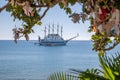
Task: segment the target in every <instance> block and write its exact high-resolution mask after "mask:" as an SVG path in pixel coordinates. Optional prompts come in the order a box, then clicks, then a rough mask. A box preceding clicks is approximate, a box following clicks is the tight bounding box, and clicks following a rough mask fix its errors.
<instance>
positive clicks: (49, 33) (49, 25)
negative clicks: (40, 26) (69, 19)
mask: <svg viewBox="0 0 120 80" xmlns="http://www.w3.org/2000/svg"><path fill="white" fill-rule="evenodd" d="M48 34H50V24H49V28H48Z"/></svg>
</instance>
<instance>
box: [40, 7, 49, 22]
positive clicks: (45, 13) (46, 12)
mask: <svg viewBox="0 0 120 80" xmlns="http://www.w3.org/2000/svg"><path fill="white" fill-rule="evenodd" d="M49 9H50V8H49V7H47V9H46V10H45V11H44V13H43V15H42V16H41V17H40V18H39V20H41V19H42V18H43V17H44V16H45V15H46V13H47V11H48V10H49Z"/></svg>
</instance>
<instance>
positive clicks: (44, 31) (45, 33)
mask: <svg viewBox="0 0 120 80" xmlns="http://www.w3.org/2000/svg"><path fill="white" fill-rule="evenodd" d="M44 33H45V34H44V38H45V37H46V26H45V30H44Z"/></svg>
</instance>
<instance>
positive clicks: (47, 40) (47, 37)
mask: <svg viewBox="0 0 120 80" xmlns="http://www.w3.org/2000/svg"><path fill="white" fill-rule="evenodd" d="M50 27H51V26H50V25H49V29H48V34H46V32H47V31H46V26H45V29H44V39H41V38H40V36H38V42H37V43H35V44H39V45H41V46H64V45H66V44H67V42H68V41H70V40H72V39H74V38H76V37H78V36H79V34H77V36H74V37H72V38H70V39H68V40H64V39H63V38H62V33H63V27H61V36H60V34H59V25H57V33H54V25H53V26H52V33H51V32H50Z"/></svg>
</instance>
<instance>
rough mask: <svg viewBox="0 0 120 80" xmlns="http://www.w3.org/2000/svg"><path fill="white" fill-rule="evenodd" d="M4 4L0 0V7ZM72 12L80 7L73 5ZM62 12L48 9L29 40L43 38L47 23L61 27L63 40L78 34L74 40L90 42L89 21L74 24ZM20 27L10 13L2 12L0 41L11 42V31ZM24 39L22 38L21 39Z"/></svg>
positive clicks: (77, 10) (56, 8) (0, 16)
mask: <svg viewBox="0 0 120 80" xmlns="http://www.w3.org/2000/svg"><path fill="white" fill-rule="evenodd" d="M3 4H5V2H4V1H3V0H0V7H1V6H2V5H3ZM72 10H73V12H80V11H81V6H80V5H78V4H77V5H75V6H73V7H72ZM68 16H69V15H67V14H66V13H65V11H64V10H61V9H60V8H59V6H55V7H54V8H52V9H50V10H49V11H48V13H47V15H46V16H45V17H44V19H42V22H43V24H42V26H37V25H36V26H35V27H34V28H33V29H34V31H35V33H32V34H30V40H36V39H37V36H38V35H40V36H41V37H42V38H43V36H44V32H43V31H42V30H43V29H44V26H45V25H47V24H49V23H51V24H52V23H54V24H59V25H61V26H63V38H64V39H69V38H71V37H73V36H75V35H76V34H77V33H79V35H80V36H79V37H78V38H76V39H75V40H90V37H91V34H90V33H88V32H87V30H88V27H89V25H90V24H89V21H87V22H85V23H84V24H83V23H82V22H80V23H76V24H74V23H73V22H72V21H71V19H70V18H69V17H68ZM15 25H16V26H17V27H20V26H21V22H20V21H18V20H16V21H15V22H14V21H13V17H11V16H10V13H8V12H5V11H2V12H1V13H0V40H6V39H7V40H8V39H10V40H13V32H12V29H13V28H14V27H15ZM22 39H24V38H22Z"/></svg>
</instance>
